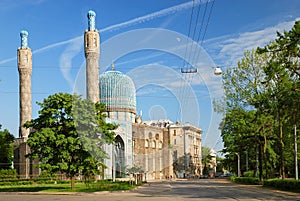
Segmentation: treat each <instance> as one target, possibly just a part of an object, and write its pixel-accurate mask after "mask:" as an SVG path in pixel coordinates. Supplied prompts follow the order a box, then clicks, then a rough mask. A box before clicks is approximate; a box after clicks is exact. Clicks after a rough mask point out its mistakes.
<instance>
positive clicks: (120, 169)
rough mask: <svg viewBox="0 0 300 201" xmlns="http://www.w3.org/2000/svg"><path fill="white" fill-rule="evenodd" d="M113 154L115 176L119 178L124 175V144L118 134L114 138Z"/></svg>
mask: <svg viewBox="0 0 300 201" xmlns="http://www.w3.org/2000/svg"><path fill="white" fill-rule="evenodd" d="M115 154H116V155H115V156H116V158H115V159H116V161H115V167H116V177H118V178H121V177H124V176H125V145H124V141H123V139H122V138H121V136H120V135H117V137H116V140H115Z"/></svg>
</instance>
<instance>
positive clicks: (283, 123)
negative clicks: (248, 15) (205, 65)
mask: <svg viewBox="0 0 300 201" xmlns="http://www.w3.org/2000/svg"><path fill="white" fill-rule="evenodd" d="M299 56H300V21H297V22H296V23H295V25H294V27H293V28H292V29H291V30H290V31H285V32H284V33H283V34H281V33H277V39H276V40H274V41H271V42H270V43H269V44H268V45H266V46H265V47H263V48H257V49H256V50H252V51H246V52H245V53H244V57H243V58H242V59H241V60H240V61H239V62H238V64H237V66H236V67H233V68H230V69H228V70H227V72H226V73H225V74H224V75H223V78H224V79H223V83H224V88H225V95H226V109H225V118H224V121H223V122H222V125H221V128H222V137H223V141H224V146H225V149H224V152H225V153H227V159H229V160H231V161H232V166H234V164H233V163H235V162H234V161H235V157H234V155H235V153H239V154H240V156H242V157H241V162H242V163H243V164H246V163H247V165H248V164H249V166H248V167H249V168H251V169H252V170H254V171H255V172H257V173H259V176H260V179H262V178H263V173H264V177H269V176H270V175H272V174H273V175H275V174H277V173H279V174H280V176H281V177H282V178H284V177H285V173H287V172H290V173H291V172H293V170H294V168H293V167H294V166H293V165H292V163H293V162H292V161H294V160H293V154H294V153H293V150H294V149H293V135H292V130H293V129H292V128H293V126H295V127H296V126H297V125H299V121H297V119H299V109H300V104H299V101H300V88H299V86H300V84H299V79H300V76H299V75H300V65H299ZM245 166H246V165H242V168H243V169H244V170H247V168H248V167H245ZM286 167H287V168H288V169H286Z"/></svg>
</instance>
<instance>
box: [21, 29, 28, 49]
mask: <svg viewBox="0 0 300 201" xmlns="http://www.w3.org/2000/svg"><path fill="white" fill-rule="evenodd" d="M20 36H21V48H27V47H28V32H27V31H25V30H22V31H21V32H20Z"/></svg>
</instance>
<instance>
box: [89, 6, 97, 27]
mask: <svg viewBox="0 0 300 201" xmlns="http://www.w3.org/2000/svg"><path fill="white" fill-rule="evenodd" d="M87 17H88V19H89V22H88V30H89V31H94V30H95V29H96V26H95V18H96V13H95V12H94V11H92V10H89V12H88V14H87Z"/></svg>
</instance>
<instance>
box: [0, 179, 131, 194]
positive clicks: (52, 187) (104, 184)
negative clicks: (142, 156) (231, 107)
mask: <svg viewBox="0 0 300 201" xmlns="http://www.w3.org/2000/svg"><path fill="white" fill-rule="evenodd" d="M135 187H136V185H131V184H129V183H128V182H118V181H117V182H111V181H97V182H93V183H90V184H89V186H87V185H86V184H84V183H75V187H74V190H71V183H65V184H37V183H34V184H26V185H4V186H0V192H97V191H117V190H130V189H133V188H135Z"/></svg>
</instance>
